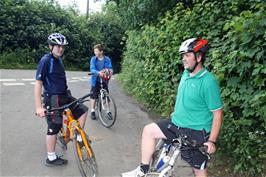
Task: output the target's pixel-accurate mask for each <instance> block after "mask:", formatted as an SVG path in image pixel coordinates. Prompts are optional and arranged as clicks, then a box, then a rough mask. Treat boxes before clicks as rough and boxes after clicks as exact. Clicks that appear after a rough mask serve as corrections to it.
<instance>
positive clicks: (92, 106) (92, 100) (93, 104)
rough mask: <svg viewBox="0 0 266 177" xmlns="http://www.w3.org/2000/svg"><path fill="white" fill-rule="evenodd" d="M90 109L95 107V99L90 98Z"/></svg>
mask: <svg viewBox="0 0 266 177" xmlns="http://www.w3.org/2000/svg"><path fill="white" fill-rule="evenodd" d="M90 102H91V109H95V99H91V101H90Z"/></svg>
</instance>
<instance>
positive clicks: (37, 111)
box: [36, 107, 45, 118]
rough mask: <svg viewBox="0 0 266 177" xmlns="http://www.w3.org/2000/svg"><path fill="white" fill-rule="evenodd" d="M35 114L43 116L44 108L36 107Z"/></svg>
mask: <svg viewBox="0 0 266 177" xmlns="http://www.w3.org/2000/svg"><path fill="white" fill-rule="evenodd" d="M36 115H37V116H38V117H40V118H43V117H45V109H44V108H42V107H41V108H37V110H36Z"/></svg>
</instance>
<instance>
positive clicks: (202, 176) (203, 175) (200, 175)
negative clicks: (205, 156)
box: [194, 168, 208, 177]
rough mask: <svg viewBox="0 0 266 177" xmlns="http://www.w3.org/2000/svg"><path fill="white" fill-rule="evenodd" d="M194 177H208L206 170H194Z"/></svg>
mask: <svg viewBox="0 0 266 177" xmlns="http://www.w3.org/2000/svg"><path fill="white" fill-rule="evenodd" d="M194 173H195V177H208V172H207V168H206V169H204V170H198V169H195V168H194Z"/></svg>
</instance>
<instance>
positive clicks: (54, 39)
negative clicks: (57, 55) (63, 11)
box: [47, 33, 68, 46]
mask: <svg viewBox="0 0 266 177" xmlns="http://www.w3.org/2000/svg"><path fill="white" fill-rule="evenodd" d="M47 42H48V44H49V45H62V46H64V45H67V44H68V42H67V40H66V37H65V36H64V35H62V34H60V33H53V34H50V35H49V36H48V40H47Z"/></svg>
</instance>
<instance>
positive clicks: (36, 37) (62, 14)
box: [0, 0, 123, 72]
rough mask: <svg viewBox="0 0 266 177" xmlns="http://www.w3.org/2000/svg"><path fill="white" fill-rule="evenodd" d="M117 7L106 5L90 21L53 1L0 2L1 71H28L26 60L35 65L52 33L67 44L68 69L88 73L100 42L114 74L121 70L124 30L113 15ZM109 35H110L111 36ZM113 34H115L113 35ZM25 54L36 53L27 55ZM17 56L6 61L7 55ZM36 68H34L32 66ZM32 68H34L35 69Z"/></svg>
mask: <svg viewBox="0 0 266 177" xmlns="http://www.w3.org/2000/svg"><path fill="white" fill-rule="evenodd" d="M115 7H116V6H115V4H112V3H109V4H108V5H106V7H105V10H104V11H103V12H102V13H100V14H93V15H91V16H90V18H89V19H88V18H86V16H85V15H80V14H79V13H78V12H77V11H76V10H75V9H74V8H71V7H70V8H68V9H64V8H61V7H60V6H59V5H58V4H57V3H55V1H53V0H19V1H18V0H1V1H0V33H1V35H0V58H1V60H3V61H1V63H3V64H4V63H9V64H10V65H2V64H1V63H0V64H1V65H0V67H1V68H11V67H14V66H19V68H23V67H24V68H27V67H28V65H24V63H26V64H27V61H28V59H27V58H28V57H29V56H30V57H32V58H31V59H30V61H31V65H32V66H34V65H36V64H37V62H38V61H39V59H40V57H41V56H43V55H44V53H45V52H48V51H49V49H48V44H47V37H48V35H49V34H51V33H54V32H60V33H62V34H64V35H65V36H66V38H67V40H68V42H69V45H68V46H67V49H66V50H65V53H64V56H65V64H66V66H67V67H69V66H70V67H71V68H73V67H74V68H76V69H82V70H88V69H89V62H88V59H89V58H90V57H91V56H93V55H94V54H93V50H92V48H93V46H94V45H95V44H96V43H103V44H104V45H105V48H106V50H105V51H106V54H107V55H109V56H110V57H111V58H112V59H113V64H114V67H115V68H116V69H115V71H116V72H117V70H119V68H120V60H121V56H120V55H121V53H122V51H121V49H122V46H121V45H120V42H121V40H122V34H123V30H122V28H121V26H120V21H119V20H120V19H119V17H118V16H117V15H116V14H115V13H113V10H112V9H114V8H115ZM111 34H112V35H111ZM113 34H115V35H113ZM24 51H30V52H31V53H32V52H35V54H33V53H32V54H31V55H28V53H27V52H26V53H24ZM17 54H20V56H19V58H20V59H22V60H23V58H24V60H23V61H18V60H16V58H12V60H10V61H9V62H8V61H4V60H8V58H5V57H6V56H11V55H14V56H15V55H17ZM35 67H36V66H35ZM35 67H34V68H35Z"/></svg>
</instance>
